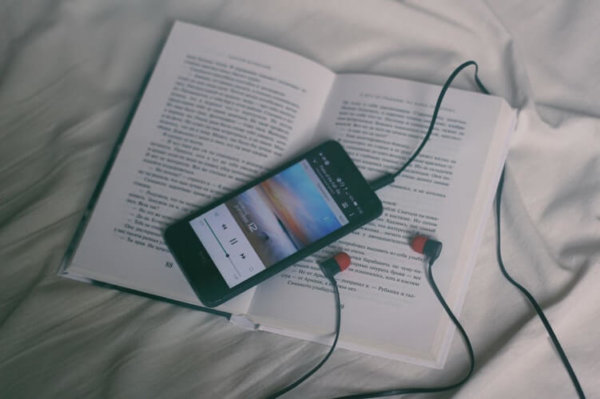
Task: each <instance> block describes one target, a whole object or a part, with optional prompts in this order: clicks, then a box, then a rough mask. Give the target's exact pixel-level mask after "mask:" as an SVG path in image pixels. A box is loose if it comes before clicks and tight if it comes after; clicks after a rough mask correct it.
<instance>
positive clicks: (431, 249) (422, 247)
mask: <svg viewBox="0 0 600 399" xmlns="http://www.w3.org/2000/svg"><path fill="white" fill-rule="evenodd" d="M410 247H411V248H412V249H413V250H414V251H415V252H418V253H420V254H423V255H425V256H427V257H428V258H429V259H430V260H436V259H437V258H438V257H439V256H440V253H441V252H442V243H441V242H439V241H437V240H434V239H432V238H429V237H425V236H421V235H417V236H415V237H414V238H413V239H412V241H411V242H410Z"/></svg>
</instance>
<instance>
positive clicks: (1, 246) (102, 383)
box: [0, 0, 600, 398]
mask: <svg viewBox="0 0 600 399" xmlns="http://www.w3.org/2000/svg"><path fill="white" fill-rule="evenodd" d="M0 10H1V11H0V396H2V397H6V398H33V397H44V398H53V397H61V398H192V397H194V398H253V397H264V396H266V395H267V394H268V393H272V392H274V391H275V390H277V389H278V388H281V387H282V386H284V385H286V384H287V383H290V382H291V381H293V380H295V378H297V377H298V376H300V375H301V374H302V373H304V372H305V371H306V370H308V369H309V367H311V365H313V364H316V363H317V362H318V361H319V359H320V358H321V357H322V356H323V355H324V353H325V351H326V348H325V347H324V346H322V345H319V344H315V343H309V342H304V341H299V340H296V339H293V338H288V337H282V336H278V335H274V334H269V333H262V332H252V331H246V330H242V329H240V328H238V327H236V326H234V325H232V324H230V323H228V322H227V320H225V319H223V318H219V317H217V316H213V315H207V314H203V313H200V312H196V311H193V310H190V309H186V308H181V307H177V306H174V305H171V304H167V303H163V302H159V301H154V300H151V299H147V298H143V297H139V296H135V295H131V294H125V293H120V292H116V291H114V290H110V289H105V288H100V287H96V286H91V285H88V284H83V283H80V282H76V281H71V280H67V279H62V278H60V277H58V276H57V275H56V272H57V270H58V267H59V265H60V262H61V258H62V256H63V254H64V252H65V250H66V248H67V246H68V244H69V242H70V239H71V237H72V235H73V233H74V232H75V229H76V227H77V224H78V222H79V219H80V218H81V216H82V214H83V211H84V209H85V207H86V204H87V201H88V199H89V198H90V196H91V194H92V192H93V190H94V187H95V185H96V182H97V180H98V178H99V176H100V174H101V172H102V169H103V167H104V165H105V163H106V161H107V159H108V156H109V153H110V151H111V148H112V145H113V144H114V142H115V140H116V139H117V136H118V134H119V132H120V131H121V128H122V126H123V124H124V123H125V120H126V118H127V115H128V114H129V112H130V111H131V107H132V106H133V104H134V101H135V98H136V96H137V94H138V93H139V90H140V87H141V84H142V82H143V79H144V76H145V74H146V73H147V71H148V70H149V68H150V66H151V65H152V63H153V61H154V60H155V59H156V57H157V54H158V51H159V50H160V48H161V43H162V41H163V40H164V38H165V36H166V34H167V32H168V30H169V28H170V26H171V23H172V21H173V20H174V19H182V20H185V21H187V22H192V23H196V24H199V25H204V26H206V27H209V28H213V29H219V30H223V31H226V32H230V33H234V34H237V35H242V36H247V37H249V38H253V39H256V40H259V41H262V42H266V43H269V44H273V45H275V46H278V47H281V48H284V49H287V50H289V51H292V52H295V53H298V54H301V55H303V56H305V57H308V58H310V59H313V60H315V61H317V62H319V63H322V64H323V65H325V66H327V67H329V68H331V69H332V70H334V71H336V72H360V73H372V74H380V75H388V76H394V77H400V78H407V79H413V80H418V81H423V82H428V83H436V84H441V83H443V82H444V80H445V78H446V77H447V75H448V74H449V73H450V72H451V71H452V70H453V68H454V67H455V66H457V65H458V64H460V63H462V62H463V61H465V60H468V59H474V60H476V61H478V63H479V65H480V76H481V79H482V80H483V82H484V84H485V85H486V86H487V87H488V89H490V91H491V92H493V93H494V94H496V95H500V96H502V97H504V98H506V99H507V101H508V102H509V103H510V104H511V105H512V106H513V107H515V108H518V109H519V122H518V126H517V132H516V134H515V136H514V139H513V141H512V144H511V150H510V153H509V156H508V160H507V170H506V184H505V192H504V200H503V204H502V210H503V217H502V238H503V244H502V249H503V253H504V258H505V262H506V265H507V268H508V269H509V271H510V272H512V273H513V274H514V276H515V278H516V279H517V280H518V281H520V282H521V283H522V284H523V285H525V286H526V287H528V288H529V289H530V290H531V291H532V293H533V294H534V295H535V296H536V297H537V299H538V300H539V302H540V304H541V305H542V306H543V308H544V310H545V312H546V315H547V316H548V319H549V320H550V322H551V323H552V325H553V327H554V329H555V332H556V334H557V335H558V337H559V338H560V340H561V342H562V345H563V347H564V349H565V351H566V353H567V355H568V356H569V358H570V360H571V362H572V365H573V367H574V369H575V371H576V372H577V374H578V376H579V378H580V381H581V383H582V385H583V388H584V391H585V392H586V394H587V395H588V397H590V398H592V397H600V379H599V378H598V376H599V375H600V345H599V343H600V317H599V316H600V290H599V289H598V283H599V282H600V272H599V271H598V266H599V263H600V158H599V155H598V154H599V152H600V106H599V105H598V104H600V90H599V88H600V74H599V73H598V71H600V52H599V51H598V48H597V38H598V37H600V28H599V27H598V23H597V21H598V20H600V4H599V3H597V2H570V1H560V2H546V1H542V0H534V1H528V2H517V1H514V0H510V1H500V0H498V1H489V2H485V1H476V0H472V1H458V2H436V1H404V2H391V1H370V2H363V1H358V0H352V1H341V0H338V1H324V2H321V1H308V2H307V1H299V0H296V1H286V2H280V1H274V0H253V1H246V2H229V1H227V2H219V1H215V0H213V1H211V0H204V1H198V0H194V1H191V0H187V1H186V0H163V1H145V2H142V1H136V0H118V1H117V0H102V1H101V0H85V1H78V2H72V1H56V0H34V1H28V2H24V1H12V2H4V3H3V4H0ZM456 86H457V87H461V88H464V89H469V90H476V87H475V85H474V84H473V80H472V75H470V73H466V74H463V75H462V76H461V77H460V78H459V79H458V80H457V83H456ZM494 227H495V223H494V220H493V217H492V210H491V209H490V218H489V221H488V224H487V229H486V231H485V234H484V237H483V243H482V246H481V248H480V250H479V252H478V261H477V266H476V268H475V270H474V272H473V278H472V280H471V283H470V286H469V291H468V294H467V297H466V300H465V305H464V308H463V311H462V314H461V317H460V318H461V320H462V321H463V323H464V326H465V328H466V330H467V331H468V333H469V334H470V336H471V338H472V341H473V345H474V350H475V353H476V362H477V366H476V370H475V373H474V375H473V377H472V379H471V380H470V381H469V382H468V383H467V384H466V385H464V386H463V387H461V388H460V389H457V390H455V391H452V392H448V393H445V394H442V395H439V396H436V397H455V398H506V397H514V398H532V397H540V398H542V397H543V398H567V397H574V396H575V394H574V392H575V391H574V389H573V387H572V386H571V383H570V381H569V379H568V376H567V373H566V371H565V370H564V368H563V367H562V365H561V363H560V361H559V358H558V356H557V354H556V352H555V351H554V349H553V347H552V346H551V344H550V341H549V339H548V338H547V334H546V332H545V331H544V330H543V327H542V325H541V323H540V322H539V320H538V319H537V318H536V317H535V316H534V313H533V311H532V310H531V308H530V307H529V305H528V304H527V303H526V302H525V300H524V299H523V298H522V297H521V296H520V294H519V293H518V292H517V291H516V290H515V289H514V288H513V287H512V286H510V285H509V284H508V283H507V282H506V281H505V280H504V279H503V278H502V276H501V274H500V272H499V269H498V266H497V264H496V259H495V243H496V241H495V233H494ZM333 312H334V310H333V309H332V317H333ZM373 328H376V326H373ZM467 364H468V362H467V356H466V353H465V349H464V347H463V345H462V342H461V340H460V339H459V338H458V336H456V338H455V339H454V342H453V345H452V349H451V352H450V356H449V359H448V362H447V364H446V366H445V368H444V369H442V370H431V369H426V368H421V367H418V366H412V365H408V364H404V363H400V362H395V361H391V360H384V359H380V358H377V357H372V356H368V355H362V354H358V353H353V352H350V351H346V350H338V351H336V353H335V354H334V355H333V356H332V358H331V359H330V360H329V362H328V363H327V364H326V365H325V366H324V367H323V369H322V370H320V371H319V372H318V373H316V374H315V375H314V376H313V377H311V378H310V379H309V380H308V381H307V382H305V383H304V384H303V385H301V386H300V387H299V388H298V389H296V390H295V391H292V392H291V393H290V394H288V395H287V397H290V398H313V397H314V398H317V397H318V398H321V397H333V396H336V395H341V394H350V393H356V392H364V391H368V390H373V389H382V388H395V387H406V386H420V385H426V386H435V385H440V384H444V383H448V382H451V381H453V380H455V379H457V378H458V377H460V376H461V375H463V373H464V372H465V371H466V368H467ZM422 397H426V395H424V396H422Z"/></svg>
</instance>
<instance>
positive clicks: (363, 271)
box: [60, 22, 516, 367]
mask: <svg viewBox="0 0 600 399" xmlns="http://www.w3.org/2000/svg"><path fill="white" fill-rule="evenodd" d="M439 91H440V87H439V86H436V85H430V84H425V83H419V82H414V81H408V80H403V79H398V78H391V77H382V76H376V75H367V74H336V73H334V72H333V71H331V70H329V69H328V68H326V67H324V66H322V65H320V64H318V63H316V62H314V61H311V60H309V59H307V58H304V57H301V56H299V55H296V54H294V53H293V52H290V51H286V50H282V49H279V48H276V47H273V46H271V45H268V44H264V43H260V42H257V41H253V40H250V39H247V38H243V37H239V36H235V35H231V34H227V33H223V32H218V31H215V30H211V29H207V28H203V27H199V26H194V25H191V24H187V23H183V22H176V23H175V24H174V25H173V27H172V29H171V32H170V34H169V36H168V38H167V40H166V42H165V44H164V46H163V48H162V51H161V53H160V56H159V58H158V61H157V63H156V65H155V67H154V69H153V71H152V73H151V76H150V78H149V80H148V82H147V83H146V85H145V87H144V90H143V95H142V97H141V100H140V102H139V104H138V105H137V107H136V109H135V110H133V111H132V112H133V114H132V118H131V121H130V123H129V124H128V126H127V128H126V129H125V130H124V132H123V134H122V135H121V136H120V140H119V142H118V143H117V145H116V147H115V155H116V156H115V157H114V158H111V159H112V160H111V161H110V162H109V164H108V165H107V172H106V173H105V175H104V178H103V179H102V180H101V181H100V183H99V189H98V190H97V195H94V196H93V198H92V199H91V201H90V204H89V207H88V211H87V212H85V215H84V217H83V219H82V221H81V223H80V226H79V228H78V230H77V232H76V234H75V237H74V238H73V242H72V244H71V246H70V247H69V250H68V252H67V254H66V255H65V260H64V262H63V266H62V268H61V271H60V273H61V275H63V276H65V277H69V278H73V279H78V280H82V281H86V282H101V283H103V284H111V285H114V286H116V287H122V288H126V289H128V290H134V291H138V292H140V293H148V294H151V295H155V296H159V297H164V298H167V299H170V300H174V301H180V302H185V303H188V304H193V305H198V306H202V304H201V303H200V302H199V301H198V299H197V297H196V295H195V294H194V291H193V290H192V289H191V287H190V285H189V284H188V282H187V280H186V278H185V277H184V275H183V274H182V272H181V270H180V269H179V268H178V267H177V264H176V262H175V260H174V259H173V257H172V255H171V254H170V252H169V251H168V249H167V248H166V246H165V244H164V240H163V232H164V230H165V228H166V226H168V225H170V224H172V223H173V222H175V221H177V220H179V219H180V218H182V217H184V216H186V215H188V214H190V213H192V212H194V211H197V210H198V209H200V208H202V207H203V206H205V205H207V204H209V203H210V202H212V201H214V200H216V199H218V198H220V197H221V196H223V195H225V194H227V193H229V192H231V191H233V190H235V189H236V188H238V187H241V186H242V185H243V184H244V183H247V182H250V181H252V180H254V179H256V178H257V177H259V176H261V175H262V174H264V173H266V172H268V171H269V170H271V169H272V168H274V167H276V166H278V165H280V164H282V163H284V162H285V161H287V160H289V159H291V158H292V157H293V156H296V155H297V154H299V153H301V152H304V151H306V150H308V149H309V148H312V147H313V146H314V145H315V144H318V143H320V142H323V141H325V140H330V139H333V140H336V141H338V142H339V143H341V144H342V145H343V147H344V148H345V149H346V151H347V152H348V154H349V155H350V157H351V158H352V160H353V161H354V163H355V164H356V165H357V167H358V168H359V170H360V171H361V173H362V174H363V176H364V177H365V178H366V179H367V181H370V180H373V179H375V178H377V177H379V176H381V175H382V174H383V173H386V172H393V171H395V170H397V168H398V167H399V166H400V165H402V164H403V163H404V162H405V161H406V160H407V159H408V157H410V155H411V154H412V152H413V151H414V150H415V148H416V147H417V146H418V144H419V143H420V141H421V140H422V138H423V135H424V134H425V132H426V130H427V127H428V125H429V121H430V119H431V116H432V112H433V107H434V104H435V101H436V99H437V96H438V94H439ZM515 121H516V113H515V112H514V110H512V109H511V108H510V107H509V106H508V104H507V103H506V102H505V101H504V100H503V99H501V98H499V97H494V96H488V95H483V94H479V93H476V92H470V91H466V90H458V89H450V90H449V91H448V92H447V94H446V96H445V99H444V104H443V106H442V108H441V110H440V113H439V116H438V121H437V123H436V128H435V129H434V131H433V134H432V137H431V140H430V142H429V143H428V144H427V146H426V147H425V149H424V150H423V152H422V153H421V155H420V156H419V157H418V158H417V159H416V160H415V161H414V162H413V164H411V166H410V167H409V168H408V169H406V170H405V171H404V172H403V173H402V175H401V176H399V177H398V178H397V179H396V181H395V182H394V183H393V184H392V185H391V186H388V187H386V188H384V189H382V190H380V191H378V195H379V197H380V198H381V200H382V202H383V204H384V213H383V215H382V216H381V217H379V218H378V219H376V220H375V221H373V222H371V223H369V224H367V225H365V226H364V227H362V228H360V229H359V230H356V231H355V232H353V233H352V234H349V235H348V236H345V237H344V238H342V239H340V240H338V241H336V242H335V243H334V244H332V245H330V246H329V247H327V248H325V249H324V250H322V251H321V252H320V253H318V254H316V255H315V256H312V257H309V258H307V259H306V260H303V261H301V262H299V263H298V264H296V265H294V266H292V267H290V268H288V269H285V270H284V271H283V272H281V273H279V274H277V275H276V276H274V277H272V278H270V279H268V280H267V281H265V282H263V283H261V284H259V285H258V286H257V287H255V288H253V289H251V290H249V291H247V292H246V293H244V294H242V295H240V296H238V297H236V298H234V299H232V300H230V301H227V302H226V303H224V304H223V305H220V306H219V308H218V309H219V310H222V311H224V312H230V313H231V314H235V315H236V316H237V317H236V318H235V319H238V320H239V318H240V317H245V318H247V319H249V320H251V321H252V323H251V324H252V325H256V326H257V328H259V329H261V330H265V331H272V332H276V333H278V334H285V335H288V336H293V337H298V338H301V339H307V340H314V341H320V342H329V341H328V338H329V337H330V334H331V333H332V332H333V330H334V317H333V315H334V308H333V299H332V293H331V287H330V286H329V283H328V281H327V279H326V278H324V277H323V276H322V274H321V272H320V271H319V268H318V266H317V260H318V259H323V258H324V257H326V256H328V255H331V254H333V253H335V252H337V251H338V250H343V251H345V252H347V253H348V254H350V256H351V257H352V260H353V262H352V265H351V267H350V269H349V270H347V271H345V272H344V273H341V274H339V275H338V276H337V281H338V284H339V287H340V292H341V297H342V302H343V307H344V310H343V312H344V317H343V324H342V329H341V338H340V343H339V345H340V346H341V347H345V348H348V349H351V350H356V351H362V352H366V353H370V354H374V355H378V356H384V357H387V358H393V359H399V360H403V361H408V362H413V363H417V364H422V365H427V366H431V367H442V366H443V364H444V362H445V358H446V355H447V353H448V348H449V344H450V342H451V339H452V337H453V334H454V327H453V325H452V324H451V322H450V321H449V320H448V319H447V317H446V315H445V314H444V312H443V310H442V309H441V307H440V306H439V304H438V303H437V300H436V299H435V296H434V295H433V293H432V292H431V289H430V287H429V285H428V284H427V281H426V277H425V274H424V260H423V258H422V256H421V255H419V254H416V253H414V252H413V251H412V250H411V249H410V247H409V240H410V237H412V235H414V234H415V233H416V232H420V233H423V234H428V235H431V236H434V237H436V238H438V239H440V240H441V241H443V242H444V251H443V253H442V255H441V257H440V258H439V260H438V263H439V264H440V265H443V267H439V268H438V269H437V273H438V274H437V275H436V281H438V283H439V286H440V288H441V290H442V292H443V293H444V295H445V297H446V298H447V300H448V303H449V305H450V307H451V308H452V309H453V310H454V311H456V312H457V313H460V308H461V305H462V302H463V299H464V296H465V294H466V291H467V287H468V281H469V277H470V275H471V271H472V268H473V265H474V262H475V256H476V249H477V247H478V244H479V242H480V240H481V237H482V231H483V228H484V224H485V222H486V220H487V219H488V217H489V215H490V212H491V203H492V199H493V195H494V191H495V187H496V184H497V182H498V179H499V176H500V172H501V168H502V165H503V163H504V159H505V157H506V153H507V150H508V144H509V139H510V135H511V133H512V131H513V129H514V124H515ZM290 181H294V182H295V184H294V185H291V184H289V182H290ZM326 191H327V190H322V189H321V188H320V187H319V183H318V179H316V177H315V175H314V170H313V169H312V168H311V165H310V162H309V161H306V162H302V163H300V164H297V165H295V166H293V167H290V168H289V169H287V170H284V171H282V172H281V173H280V174H278V175H276V176H274V177H273V178H271V179H269V180H267V181H265V182H264V183H262V184H260V186H258V187H256V188H254V189H252V190H249V191H248V192H246V193H244V194H243V195H240V196H238V197H236V198H233V199H231V200H230V201H228V202H227V203H225V204H223V205H221V206H219V207H217V208H215V209H212V210H210V211H208V212H206V213H205V214H203V215H201V216H200V217H198V218H197V219H196V220H194V221H193V222H192V226H193V229H194V230H195V231H196V232H197V234H198V235H199V236H201V237H203V239H204V238H205V239H206V240H207V242H211V243H212V244H211V245H209V246H208V247H209V249H208V250H209V251H211V255H214V256H215V257H219V256H221V257H223V256H225V253H227V254H229V252H228V251H231V255H233V256H231V257H230V258H231V259H232V262H229V265H230V266H231V267H227V268H226V269H227V270H225V269H224V270H223V271H222V273H223V275H224V276H225V278H226V280H227V283H228V284H231V285H235V284H236V281H238V280H241V279H243V278H244V277H245V275H246V273H255V272H257V271H259V269H260V268H264V267H269V265H272V264H273V263H274V262H277V260H278V259H281V258H282V257H285V256H286V254H289V253H290V252H291V251H295V250H296V249H297V248H299V247H302V246H304V245H306V243H307V242H311V241H312V240H315V239H316V238H317V237H319V236H321V235H322V234H326V233H327V232H328V231H330V230H331V229H334V228H336V227H337V226H339V225H343V224H344V223H346V222H347V218H348V215H347V213H346V212H345V209H343V207H341V206H340V205H339V203H336V201H335V200H334V199H332V198H331V197H329V196H328V195H327V194H324V193H326ZM300 192H301V193H302V198H309V200H308V201H304V202H303V203H299V202H298V198H299V197H300V196H299V193H300ZM307 194H308V195H307ZM290 209H292V211H290ZM299 210H303V211H302V212H300V211H299ZM309 216H310V218H309V219H307V218H308V217H309ZM240 225H250V226H253V228H252V229H251V230H249V231H242V230H241V229H240V227H239V226H240ZM225 248H235V252H234V249H225ZM233 259H235V261H233ZM242 265H245V267H241V266H242ZM372 326H377V328H372Z"/></svg>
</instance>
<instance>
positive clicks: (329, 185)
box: [164, 141, 382, 307]
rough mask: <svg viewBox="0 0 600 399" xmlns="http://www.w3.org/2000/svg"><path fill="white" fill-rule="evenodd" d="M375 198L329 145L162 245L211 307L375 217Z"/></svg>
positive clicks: (199, 216)
mask: <svg viewBox="0 0 600 399" xmlns="http://www.w3.org/2000/svg"><path fill="white" fill-rule="evenodd" d="M381 212H382V204H381V201H380V200H379V198H378V197H377V195H376V194H375V192H374V191H373V190H372V189H371V188H370V187H369V184H368V183H367V181H366V180H365V179H364V177H363V176H362V174H361V173H360V172H359V170H358V169H357V167H356V166H355V165H354V163H353V162H352V160H351V159H350V157H349V156H348V154H347V153H346V151H345V150H344V149H343V148H342V146H341V145H340V144H339V143H338V142H336V141H327V142H325V143H323V144H321V145H319V146H317V147H315V148H313V149H311V150H310V151H308V152H306V153H304V154H302V155H300V156H298V157H296V158H294V159H292V160H291V161H289V162H287V163H285V164H284V165H281V166H280V167H278V168H276V169H275V170H273V171H271V172H270V173H268V174H266V175H264V176H262V177H260V178H258V179H256V180H255V181H252V182H250V183H249V184H246V185H245V186H243V187H241V188H240V189H238V190H236V191H234V192H232V193H230V194H228V195H226V196H225V197H223V198H221V199H219V200H218V201H216V202H213V203H212V204H210V205H208V206H206V207H204V208H202V209H200V210H199V211H197V212H195V213H193V214H192V215H189V216H187V217H186V218H184V219H183V220H180V221H178V222H177V223H175V224H173V225H171V226H169V227H168V228H167V230H166V231H165V234H164V236H165V241H166V244H167V246H168V247H169V249H170V250H171V252H172V254H173V256H174V257H175V259H176V261H177V263H178V264H179V266H180V267H181V269H182V270H183V273H184V274H185V276H186V278H187V279H188V281H189V282H190V285H191V286H192V288H193V289H194V291H195V292H196V295H197V296H198V298H199V299H200V301H201V302H202V303H203V304H204V305H206V306H209V307H214V306H217V305H219V304H221V303H223V302H225V301H227V300H228V299H231V298H233V297H234V296H236V295H238V294H240V293H242V292H244V291H245V290H247V289H249V288H251V287H253V286H255V285H257V284H258V283H260V282H261V281H264V280H265V279H267V278H269V277H271V276H273V275H275V274H276V273H278V272H280V271H281V270H283V269H284V268H286V267H288V266H290V265H292V264H294V263H296V262H298V261H299V260H301V259H302V258H304V257H306V256H308V255H310V254H312V253H314V252H315V251H317V250H319V249H321V248H323V247H324V246H326V245H328V244H330V243H332V242H333V241H335V240H336V239H338V238H340V237H342V236H344V235H346V234H348V233H350V232H351V231H353V230H355V229H357V228H358V227H360V226H362V225H364V224H366V223H368V222H369V221H371V220H373V219H375V218H377V217H378V216H379V215H381Z"/></svg>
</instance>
